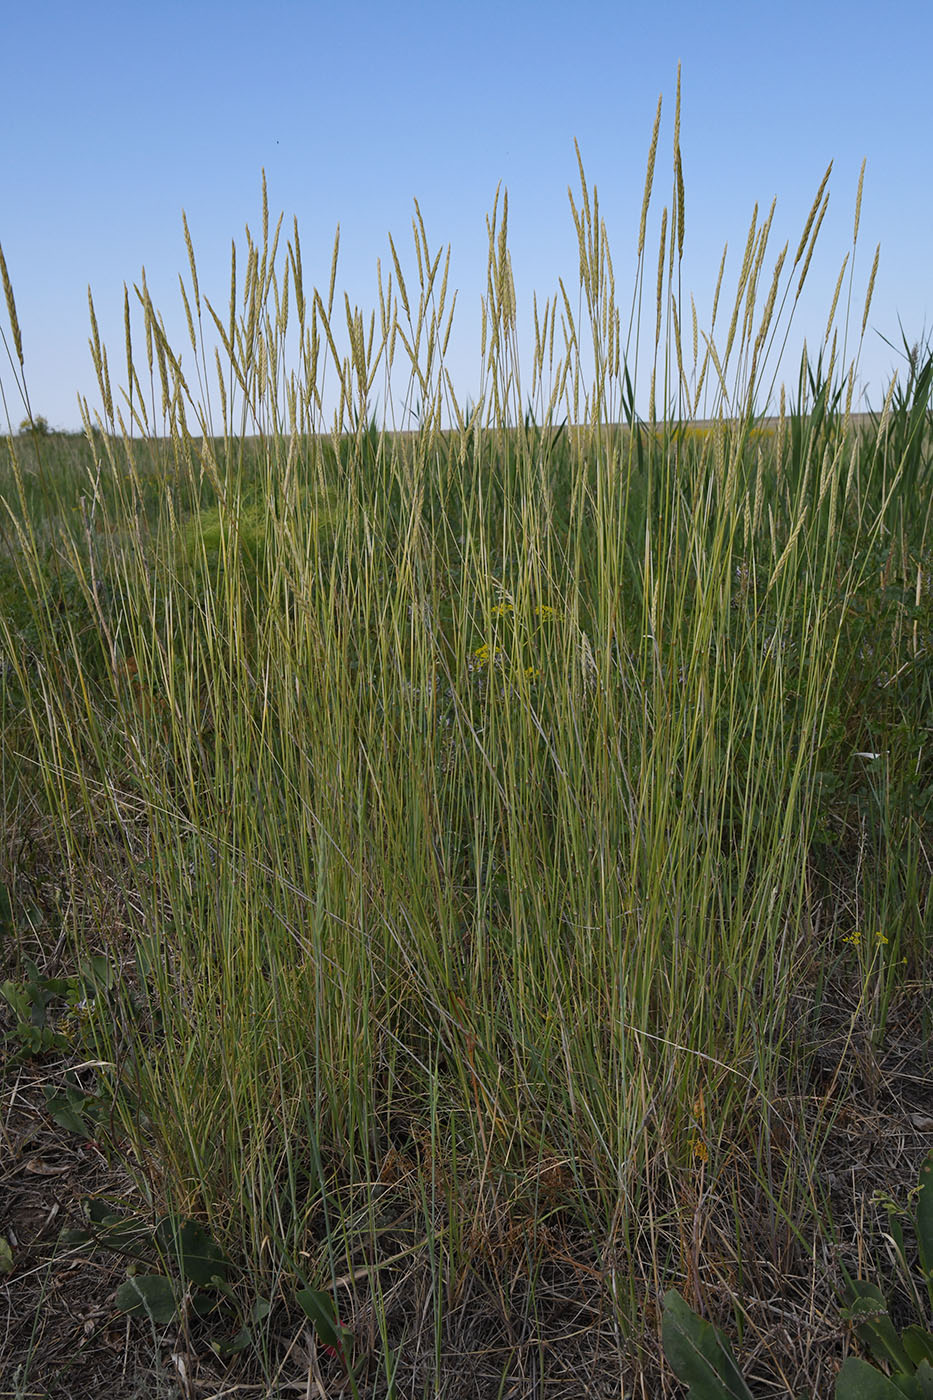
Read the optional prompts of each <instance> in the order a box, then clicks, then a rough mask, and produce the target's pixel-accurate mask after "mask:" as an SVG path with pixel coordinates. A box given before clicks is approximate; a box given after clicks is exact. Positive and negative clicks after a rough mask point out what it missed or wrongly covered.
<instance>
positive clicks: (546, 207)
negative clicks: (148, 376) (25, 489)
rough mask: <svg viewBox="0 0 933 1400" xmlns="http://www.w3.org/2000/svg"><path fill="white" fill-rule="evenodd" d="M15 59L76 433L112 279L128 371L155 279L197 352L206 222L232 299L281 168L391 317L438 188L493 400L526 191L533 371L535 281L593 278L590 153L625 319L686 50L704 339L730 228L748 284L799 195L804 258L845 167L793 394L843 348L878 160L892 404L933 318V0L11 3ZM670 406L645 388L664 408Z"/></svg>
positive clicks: (41, 324) (876, 339)
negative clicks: (499, 218) (758, 226)
mask: <svg viewBox="0 0 933 1400" xmlns="http://www.w3.org/2000/svg"><path fill="white" fill-rule="evenodd" d="M4 48H5V51H6V55H7V64H6V65H5V71H4V91H3V96H4V107H5V114H6V115H5V122H4V127H5V133H4V143H3V154H2V157H0V166H2V170H3V196H2V200H0V243H2V246H3V250H4V254H5V256H6V261H7V266H8V268H9V272H10V275H11V277H12V280H13V286H14V291H15V296H16V302H17V309H18V313H19V320H20V324H21V328H22V335H23V348H24V352H25V364H26V376H27V382H28V385H29V391H30V397H31V401H32V405H33V409H34V411H35V412H36V413H41V414H43V415H44V416H45V417H46V418H47V419H48V420H49V421H50V423H52V424H53V425H54V426H60V427H66V428H75V427H78V426H79V425H80V418H79V413H78V408H77V395H78V394H79V393H81V394H84V395H86V396H87V397H88V399H89V401H90V402H91V405H92V407H96V406H98V394H97V390H96V381H95V377H94V372H93V368H92V366H91V361H90V356H89V352H88V346H87V339H88V312H87V287H88V284H90V286H91V288H92V290H93V293H94V299H95V305H96V308H97V315H98V320H99V323H100V327H101V334H102V337H103V339H104V341H105V343H106V344H107V345H108V347H109V351H110V359H111V369H112V373H113V376H114V378H115V379H116V380H119V379H120V378H121V376H120V373H119V366H120V365H121V363H122V358H123V357H122V347H123V322H122V305H123V284H124V282H126V283H127V284H128V285H129V287H130V288H131V290H132V286H133V283H134V282H138V281H139V276H140V268H141V267H142V266H145V268H146V273H147V279H148V283H149V287H150V291H151V294H152V297H153V301H154V302H155V304H156V306H157V308H159V309H160V310H161V311H162V313H163V315H164V317H165V321H166V325H167V327H168V329H169V333H170V336H171V337H172V338H173V339H174V340H177V343H178V346H179V348H184V347H183V340H184V336H183V327H184V321H183V319H182V314H181V311H180V299H179V293H178V285H177V277H178V274H179V273H180V272H185V271H186V266H187V260H186V253H185V244H184V238H183V233H182V225H181V211H182V209H183V208H184V209H185V210H186V212H187V216H188V222H189V225H190V228H191V233H192V237H193V240H194V245H195V250H196V253H197V257H198V264H199V274H200V282H201V289H202V292H205V293H206V294H207V295H208V297H210V298H211V299H212V300H214V301H215V302H216V303H217V304H219V305H220V306H223V307H225V306H226V303H227V298H228V289H229V256H230V241H231V239H232V238H236V239H237V240H238V247H239V249H240V251H241V252H242V248H243V241H242V239H243V228H244V224H246V223H248V224H249V225H250V228H251V229H252V230H253V231H254V232H255V231H257V229H258V226H259V223H260V187H261V186H260V182H261V170H262V169H263V168H265V171H266V175H267V180H268V189H269V202H270V209H271V211H272V213H273V216H275V215H277V213H278V211H280V210H281V211H284V213H285V224H284V226H283V231H284V230H286V229H288V228H290V225H291V219H292V216H293V215H297V217H298V223H299V229H300V232H301V237H302V253H303V263H304V269H305V278H306V280H307V281H310V282H312V283H314V284H316V285H318V286H321V287H322V288H323V289H324V291H325V292H326V288H327V282H328V278H329V271H330V257H331V249H332V246H333V239H334V231H335V228H336V225H337V223H338V222H339V223H340V226H341V257H340V265H339V270H338V278H337V285H338V288H339V290H340V291H344V290H345V291H346V292H347V293H348V295H349V297H350V300H351V302H355V303H359V305H360V306H361V307H363V308H364V309H365V310H366V311H367V313H368V311H369V309H371V308H372V307H374V306H378V294H377V290H376V275H375V269H376V259H377V258H381V259H382V265H383V269H384V270H385V269H386V265H387V263H389V262H390V258H391V255H390V252H389V244H388V234H389V233H390V232H391V233H392V235H393V237H394V239H395V242H396V246H397V247H398V249H399V252H400V254H401V256H402V259H403V266H404V267H405V268H407V269H411V270H412V272H413V273H414V269H415V267H416V264H415V258H414V252H413V245H412V235H411V217H412V213H413V203H412V201H413V197H417V199H418V201H419V204H420V207H421V211H422V214H423V216H424V220H425V225H426V228H427V232H428V237H429V240H430V242H431V244H432V247H439V246H441V245H443V246H444V247H446V245H447V244H448V243H449V244H450V245H451V250H452V251H451V274H450V276H451V286H452V287H456V288H459V293H460V295H459V298H458V305H457V313H456V319H455V325H454V333H453V337H452V341H451V348H450V353H449V355H448V368H449V370H450V373H451V376H452V378H453V380H454V383H455V385H456V386H457V389H458V392H459V393H460V394H461V395H462V396H463V397H466V396H467V395H468V394H475V392H476V388H477V384H478V378H479V326H480V297H481V295H482V293H483V291H484V289H485V275H486V256H487V236H486V226H485V220H486V215H487V214H488V213H489V211H490V210H491V208H492V204H493V199H494V197H495V192H496V187H497V185H498V183H499V182H500V181H501V182H502V183H503V185H504V186H505V187H507V189H508V192H509V232H510V247H511V253H512V263H513V269H514V276H515V283H516V292H517V296H518V304H519V312H520V320H519V328H520V335H521V343H522V346H523V352H524V353H523V361H524V363H525V364H527V367H528V378H529V380H530V357H531V348H532V347H531V343H530V339H529V337H528V335H527V332H526V333H524V334H523V333H522V327H523V325H524V326H525V327H527V321H525V320H524V319H523V318H524V317H525V315H526V313H527V310H528V309H529V308H530V306H531V296H532V291H535V292H537V294H538V299H539V305H540V304H541V303H542V302H543V300H544V298H545V297H546V296H549V295H551V294H552V293H553V292H554V291H555V290H556V288H557V279H558V277H560V276H562V277H563V278H564V280H565V283H568V286H570V287H573V288H576V286H577V255H576V237H575V234H574V229H573V223H572V219H571V215H570V209H569V204H568V199H567V186H568V184H569V185H571V186H573V188H574V189H575V190H576V189H577V188H578V177H577V167H576V156H575V152H574V144H573V143H574V138H576V139H577V140H578V141H579V144H580V149H581V152H582V155H583V161H584V165H585V169H586V173H587V179H588V182H589V184H590V186H592V185H593V184H595V185H596V186H597V188H598V190H599V201H600V208H601V212H602V214H603V216H604V218H605V221H606V226H607V230H608V235H609V242H610V247H611V249H612V256H613V263H614V267H615V276H616V283H617V288H618V294H619V301H620V303H621V304H622V305H623V307H624V306H626V305H627V302H628V299H629V297H630V292H631V287H632V285H633V279H634V274H635V249H636V243H637V235H638V223H639V214H640V208H641V198H642V190H643V185H644V173H645V166H646V156H647V149H648V144H649V140H650V135H651V128H652V123H653V120H654V113H655V108H656V105H657V99H658V96H659V95H660V94H662V93H663V95H664V120H663V123H662V131H661V141H660V147H659V153H658V167H657V175H656V181H655V199H654V202H653V205H652V211H653V217H652V220H651V222H650V223H649V235H648V247H649V249H650V250H651V252H650V254H649V264H650V261H651V260H652V259H653V258H655V257H656V253H655V252H654V250H655V249H656V247H657V241H656V240H657V233H656V229H657V220H658V219H659V217H660V209H661V206H662V204H663V203H665V202H669V201H670V190H671V141H672V120H673V108H674V94H675V87H676V73H677V64H678V62H680V63H681V64H682V87H683V95H682V124H681V147H682V151H683V166H684V177H685V185H686V240H685V249H684V262H683V282H684V289H685V292H686V290H687V289H688V288H689V289H692V290H693V291H694V292H695V294H696V298H697V307H698V312H699V315H700V322H701V325H702V324H703V322H704V319H705V316H706V315H707V314H708V308H709V304H710V301H711V296H712V288H713V285H714V283H715V279H716V274H717V272H718V267H719V260H720V256H721V252H722V247H723V244H724V243H725V242H726V241H727V240H728V242H729V248H730V258H731V261H730V262H727V271H726V281H725V285H726V286H727V287H728V286H730V285H732V286H734V281H735V277H736V275H737V267H736V263H737V262H738V261H740V259H741V253H742V249H743V247H744V242H745V236H746V232H747V229H748V223H749V219H750V216H751V211H752V208H753V206H754V204H755V202H756V201H757V202H758V203H759V205H760V206H761V207H762V209H763V211H765V212H766V211H767V208H768V207H769V205H770V203H771V199H772V197H773V196H775V195H776V196H777V200H778V207H777V213H776V215H775V223H774V231H773V234H772V239H771V243H770V245H769V258H768V266H769V268H770V265H771V263H772V262H773V257H774V256H776V254H777V252H778V251H779V249H780V247H781V246H782V245H783V243H784V242H785V241H786V240H789V241H790V256H791V257H792V256H793V252H794V250H795V248H796V245H797V241H798V239H799V236H800V232H801V230H802V225H803V222H804V220H805V218H806V215H807V213H808V211H809V208H810V205H811V203H812V201H813V197H814V194H815V192H816V189H817V186H818V185H819V182H820V179H821V178H822V175H823V172H824V170H825V169H826V166H827V164H828V163H829V161H830V160H831V159H832V160H834V168H833V175H832V177H831V183H830V190H831V198H830V205H829V210H828V213H827V216H826V219H825V222H824V224H823V229H822V231H821V235H820V240H819V244H818V246H817V250H816V253H815V255H814V259H813V265H812V271H811V281H810V284H809V292H808V293H807V294H805V296H804V298H803V299H802V300H801V304H800V307H799V309H798V323H797V325H796V329H795V331H794V332H792V335H791V340H790V343H789V348H788V355H787V358H786V359H785V360H784V361H783V362H782V377H785V378H786V379H787V381H788V383H789V384H793V383H795V381H796V373H797V365H796V357H797V355H798V354H799V345H800V343H801V342H802V338H803V335H805V334H806V335H807V336H808V339H809V341H810V343H811V345H812V344H813V343H814V342H815V341H817V340H819V339H821V337H822V332H823V329H824V327H825V323H826V316H827V313H828V309H829V303H830V301H831V297H832V289H833V285H834V283H835V280H836V276H837V273H838V269H839V266H840V263H841V261H842V258H843V256H844V254H845V253H846V251H847V250H848V249H849V248H850V246H851V239H852V219H853V209H854V202H855V192H856V187H857V183H858V175H859V169H860V166H861V163H862V159H863V157H865V158H867V168H866V175H865V187H864V195H863V202H862V216H861V228H860V233H859V249H858V254H857V260H856V267H855V291H854V297H853V306H854V308H855V311H854V316H855V320H856V322H857V323H858V322H860V321H861V310H862V302H863V298H864V291H865V286H866V283H867V279H868V273H869V270H870V267H871V261H872V257H873V254H874V248H875V244H876V243H878V242H880V243H881V264H880V269H879V273H878V279H877V283H876V289H875V296H874V301H873V306H872V311H871V315H870V319H869V328H868V332H867V335H866V338H865V342H864V346H863V349H862V352H861V358H860V363H859V385H860V389H861V390H862V391H863V392H864V393H867V396H868V399H869V401H870V402H871V404H872V406H875V405H876V404H878V403H879V402H880V399H881V396H882V394H883V390H884V388H885V386H886V384H887V381H888V379H889V378H890V374H891V372H892V371H893V369H894V368H895V367H896V366H897V365H898V364H901V363H902V361H900V360H899V359H898V357H897V355H896V354H895V351H894V350H893V349H891V348H890V347H889V346H888V345H886V344H885V343H884V340H883V339H882V338H881V337H882V336H885V337H887V339H888V340H891V341H893V342H894V343H895V344H896V345H897V346H898V347H899V346H900V343H901V341H900V331H899V327H898V316H900V318H901V321H902V322H903V326H904V330H905V333H906V334H907V336H908V338H909V340H910V341H911V342H913V341H916V340H917V339H922V338H923V337H924V336H925V334H926V333H928V332H929V331H930V330H931V329H933V277H931V272H930V253H931V238H930V231H931V227H933V217H931V216H933V181H931V179H930V175H931V169H933V161H931V149H930V139H929V103H928V98H927V96H926V94H927V93H928V91H929V54H930V52H931V51H933V6H931V5H930V4H929V0H910V3H897V0H893V3H890V4H888V5H886V6H884V7H883V8H882V9H879V8H878V7H877V6H876V5H874V4H873V5H868V4H866V3H862V0H856V2H855V3H851V4H847V5H842V4H838V3H835V0H810V2H809V3H806V4H804V3H797V0H784V3H782V4H780V5H773V6H772V5H767V4H755V3H752V4H749V3H748V0H742V3H732V0H729V3H718V4H717V3H711V4H707V5H698V4H696V3H691V4H685V3H679V0H678V2H677V3H671V2H670V0H667V3H666V2H665V0H657V3H655V4H653V5H652V6H648V5H644V6H633V5H630V4H627V3H625V2H624V0H614V3H610V2H609V0H578V3H576V4H573V5H569V4H566V3H564V4H556V3H550V0H535V3H524V2H523V3H515V0H511V2H510V0H496V2H495V3H488V0H476V3H473V4H470V5H465V4H458V3H451V2H450V0H447V3H444V4H434V5H428V4H423V3H413V0H397V3H395V4H394V5H391V6H390V5H386V4H385V3H384V0H361V3H357V4H349V3H344V4H340V5H333V4H327V5H325V4H322V3H317V0H314V3H295V2H294V0H293V2H292V3H284V2H283V0H266V3H264V4H263V5H262V6H257V5H255V4H253V3H250V4H245V3H241V0H227V3H224V4H215V3H206V2H205V0H184V3H178V2H177V0H160V3H159V4H158V5H153V4H147V3H141V2H140V0H133V3H130V4H127V3H125V0H124V3H121V4H120V5H116V4H110V3H101V2H100V0H97V3H93V0H90V2H89V3H87V4H84V5H75V4H74V3H73V0H69V3H62V2H61V0H33V3H31V4H29V5H21V6H11V7H8V9H7V13H6V15H5V17H4ZM730 269H731V280H730ZM651 276H653V273H652V274H649V280H650V278H651ZM651 300H652V302H653V295H652V298H651ZM652 314H653V308H652ZM0 324H3V325H4V327H5V324H6V323H5V318H3V317H2V312H0ZM879 333H880V334H879ZM795 347H796V348H795ZM0 354H2V352H0ZM0 380H2V384H3V388H4V392H5V395H6V399H7V404H8V409H9V414H10V418H11V419H12V420H13V423H14V426H15V425H16V424H17V423H18V421H19V419H20V417H21V416H22V406H21V404H20V403H19V401H18V398H17V393H16V388H15V384H14V382H13V378H12V375H11V373H10V370H9V366H8V364H7V363H6V360H5V357H3V358H2V359H0ZM646 390H647V384H646V382H643V383H642V384H641V394H640V397H641V398H642V399H644V396H645V394H646ZM641 406H642V409H644V403H642V405H641Z"/></svg>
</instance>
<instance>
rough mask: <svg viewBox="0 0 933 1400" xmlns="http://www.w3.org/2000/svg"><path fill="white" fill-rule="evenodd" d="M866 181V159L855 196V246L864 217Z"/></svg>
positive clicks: (853, 235)
mask: <svg viewBox="0 0 933 1400" xmlns="http://www.w3.org/2000/svg"><path fill="white" fill-rule="evenodd" d="M864 179H865V159H864V158H863V160H862V168H861V170H860V171H859V175H858V190H857V192H856V195H855V225H854V227H853V230H852V243H853V246H854V245H855V244H856V243H857V242H858V225H859V219H860V218H861V215H862V184H863V182H864Z"/></svg>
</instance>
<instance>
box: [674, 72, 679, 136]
mask: <svg viewBox="0 0 933 1400" xmlns="http://www.w3.org/2000/svg"><path fill="white" fill-rule="evenodd" d="M674 150H675V152H676V151H679V150H680V64H679V63H678V65H677V95H676V97H675V98H674Z"/></svg>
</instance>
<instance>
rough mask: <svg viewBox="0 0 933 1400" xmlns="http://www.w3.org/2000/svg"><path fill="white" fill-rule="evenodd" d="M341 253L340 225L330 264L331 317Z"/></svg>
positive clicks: (328, 304) (329, 307) (329, 297)
mask: <svg viewBox="0 0 933 1400" xmlns="http://www.w3.org/2000/svg"><path fill="white" fill-rule="evenodd" d="M339 251H340V225H339V224H338V225H337V231H336V233H335V234H334V253H333V257H332V258H331V263H330V289H329V290H328V293H327V314H328V316H330V314H331V312H332V311H333V309H334V283H335V282H336V280H337V255H338V253H339Z"/></svg>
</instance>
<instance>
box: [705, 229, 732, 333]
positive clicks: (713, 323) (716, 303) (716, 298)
mask: <svg viewBox="0 0 933 1400" xmlns="http://www.w3.org/2000/svg"><path fill="white" fill-rule="evenodd" d="M728 251H729V244H728V243H726V244H725V245H724V247H723V250H722V257H721V259H720V261H719V276H718V277H717V278H716V290H715V292H714V293H713V314H712V319H711V320H710V324H709V333H710V335H712V333H713V330H714V329H715V326H716V312H717V311H718V309H719V292H720V289H721V287H722V274H723V272H724V271H725V269H726V254H727V253H728Z"/></svg>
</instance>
